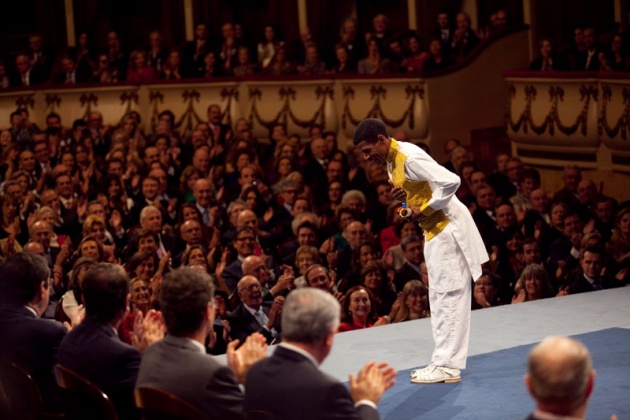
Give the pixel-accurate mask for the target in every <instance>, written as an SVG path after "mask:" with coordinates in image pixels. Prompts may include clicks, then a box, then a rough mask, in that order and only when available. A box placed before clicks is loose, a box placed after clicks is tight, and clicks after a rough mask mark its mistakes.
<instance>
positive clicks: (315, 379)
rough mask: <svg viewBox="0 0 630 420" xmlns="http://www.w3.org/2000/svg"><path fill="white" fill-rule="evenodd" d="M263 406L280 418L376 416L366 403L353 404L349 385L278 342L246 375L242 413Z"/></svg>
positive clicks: (305, 418) (265, 409) (260, 408)
mask: <svg viewBox="0 0 630 420" xmlns="http://www.w3.org/2000/svg"><path fill="white" fill-rule="evenodd" d="M253 410H263V411H267V412H270V413H273V414H275V415H276V416H278V417H279V418H281V419H298V418H299V419H303V420H307V419H313V420H315V419H378V418H379V414H378V411H376V410H375V409H374V408H372V407H370V406H369V405H363V404H362V405H360V406H359V407H357V408H355V407H354V402H353V401H352V398H351V396H350V393H349V392H348V389H347V388H346V387H345V386H344V385H343V384H342V383H341V382H339V381H338V380H336V379H335V378H333V377H331V376H329V375H327V374H325V373H323V372H322V371H321V370H319V367H317V366H315V364H314V363H313V362H312V361H311V360H309V359H307V358H306V357H305V356H304V355H302V354H300V353H298V352H296V351H293V350H291V349H289V348H286V347H282V346H279V347H277V348H276V350H275V352H274V353H273V355H272V356H271V357H268V358H266V359H263V360H261V361H259V362H257V363H255V364H254V365H253V366H252V367H251V368H250V370H249V373H248V375H247V393H246V394H245V410H244V411H245V413H247V412H248V411H253Z"/></svg>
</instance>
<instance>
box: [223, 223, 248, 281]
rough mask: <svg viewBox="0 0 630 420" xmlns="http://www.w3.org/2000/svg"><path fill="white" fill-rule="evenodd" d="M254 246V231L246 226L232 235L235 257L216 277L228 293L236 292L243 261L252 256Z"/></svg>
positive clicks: (241, 275)
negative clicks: (221, 281)
mask: <svg viewBox="0 0 630 420" xmlns="http://www.w3.org/2000/svg"><path fill="white" fill-rule="evenodd" d="M255 244H256V235H255V234H254V230H253V229H252V228H250V227H248V226H243V227H240V228H238V229H237V230H236V233H235V234H234V240H233V245H234V248H235V249H236V253H237V257H236V260H234V262H232V263H231V264H229V265H228V266H227V267H225V269H224V270H223V271H222V272H221V273H219V272H218V271H217V275H219V276H221V277H222V279H223V281H225V284H226V286H227V288H228V290H229V292H230V293H234V292H235V291H236V285H237V283H238V281H239V280H240V279H241V277H243V267H242V265H243V260H244V259H245V258H246V257H249V256H250V255H254V246H255Z"/></svg>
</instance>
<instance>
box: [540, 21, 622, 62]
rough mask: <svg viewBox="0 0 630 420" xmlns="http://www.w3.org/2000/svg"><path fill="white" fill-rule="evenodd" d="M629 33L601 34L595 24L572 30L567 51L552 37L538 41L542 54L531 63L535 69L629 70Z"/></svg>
mask: <svg viewBox="0 0 630 420" xmlns="http://www.w3.org/2000/svg"><path fill="white" fill-rule="evenodd" d="M629 34H630V33H629V32H628V31H625V32H620V31H615V32H612V33H606V34H601V35H600V34H598V33H597V31H596V30H595V28H593V27H592V26H586V27H578V28H575V30H574V31H573V39H572V42H571V45H569V47H568V48H566V49H564V50H560V49H559V48H557V46H554V44H553V42H552V40H551V39H549V38H543V39H541V40H540V41H539V45H538V46H539V48H540V50H539V51H540V54H539V55H538V58H536V59H535V60H533V61H532V62H531V64H530V70H536V71H604V72H606V71H630V54H629V53H630V37H629Z"/></svg>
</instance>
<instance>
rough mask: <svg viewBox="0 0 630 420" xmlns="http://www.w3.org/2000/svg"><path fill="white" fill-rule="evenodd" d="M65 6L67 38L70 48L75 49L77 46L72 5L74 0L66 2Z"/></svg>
mask: <svg viewBox="0 0 630 420" xmlns="http://www.w3.org/2000/svg"><path fill="white" fill-rule="evenodd" d="M64 5H65V10H66V37H67V38H68V47H74V46H75V45H77V43H76V37H75V35H74V6H73V5H72V0H65V1H64Z"/></svg>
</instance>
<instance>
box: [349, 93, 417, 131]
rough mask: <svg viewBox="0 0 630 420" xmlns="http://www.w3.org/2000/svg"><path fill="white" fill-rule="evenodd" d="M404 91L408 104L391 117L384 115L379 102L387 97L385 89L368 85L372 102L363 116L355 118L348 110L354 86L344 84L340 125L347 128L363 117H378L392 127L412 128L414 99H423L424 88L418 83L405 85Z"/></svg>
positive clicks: (414, 107)
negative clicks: (401, 112)
mask: <svg viewBox="0 0 630 420" xmlns="http://www.w3.org/2000/svg"><path fill="white" fill-rule="evenodd" d="M404 92H405V99H407V100H409V99H410V98H411V99H410V101H409V104H408V106H407V108H406V109H405V110H404V112H403V114H402V115H401V116H400V117H399V118H391V117H388V116H387V115H385V111H384V107H383V105H382V104H381V100H382V99H386V97H387V89H386V88H385V87H383V86H381V85H372V86H371V87H370V100H373V101H374V103H373V104H372V107H371V108H370V109H369V110H368V111H367V113H366V114H365V115H364V116H363V117H361V118H357V117H355V116H354V115H353V114H352V111H351V110H350V102H351V101H352V100H354V95H355V91H354V88H352V87H351V86H344V88H343V97H344V106H343V113H342V115H341V127H342V128H343V129H346V128H349V127H350V125H352V126H354V127H356V126H357V125H358V124H359V123H360V122H361V121H362V120H363V119H365V118H379V119H381V120H382V121H383V122H384V123H385V124H387V125H388V126H390V127H392V128H399V127H402V126H404V125H408V126H409V128H410V129H411V130H413V129H414V128H415V126H416V118H415V116H414V114H415V111H416V101H418V100H423V99H424V89H423V88H422V87H421V86H419V85H406V87H405V89H404Z"/></svg>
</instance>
